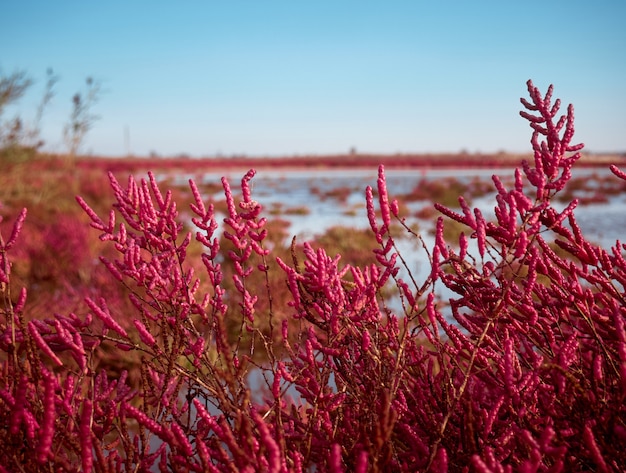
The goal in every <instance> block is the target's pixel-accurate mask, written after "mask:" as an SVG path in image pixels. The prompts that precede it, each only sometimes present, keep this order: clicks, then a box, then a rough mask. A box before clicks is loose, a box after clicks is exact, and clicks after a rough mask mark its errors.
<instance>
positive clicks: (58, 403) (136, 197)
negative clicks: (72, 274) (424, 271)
mask: <svg viewBox="0 0 626 473" xmlns="http://www.w3.org/2000/svg"><path fill="white" fill-rule="evenodd" d="M528 90H529V93H530V100H529V101H527V100H525V99H522V103H523V105H524V107H525V109H526V111H523V112H521V114H522V116H523V117H524V118H525V119H527V120H528V121H529V123H530V125H531V127H532V129H533V137H532V146H533V150H534V161H533V162H525V163H524V165H523V167H522V168H521V169H518V170H516V171H515V180H514V184H513V185H511V186H510V188H507V187H506V186H505V185H504V184H503V183H502V182H501V181H500V180H499V179H498V178H496V177H494V183H495V186H496V189H497V196H496V197H497V207H496V208H495V218H493V219H487V218H485V217H484V215H483V213H482V212H481V210H480V209H478V208H470V206H469V205H468V204H467V203H466V202H465V200H464V199H463V198H462V197H461V198H460V199H459V203H460V207H458V208H455V209H451V208H449V207H446V206H443V205H441V204H438V205H437V209H438V210H439V211H440V212H441V214H443V216H442V217H440V218H439V219H438V221H437V232H436V239H435V244H434V247H432V248H429V249H428V251H427V256H428V261H429V262H430V265H431V271H430V276H429V277H428V278H427V279H426V280H424V281H416V280H415V279H414V277H413V276H412V272H411V268H410V267H407V265H406V264H405V262H404V259H403V257H402V255H401V254H399V252H398V251H397V245H396V239H395V238H396V237H395V236H394V235H396V234H397V229H395V230H394V231H392V227H394V226H397V225H398V224H399V225H403V226H404V228H405V229H406V230H407V231H408V232H409V233H412V232H413V230H412V229H411V228H410V227H409V226H408V225H407V224H406V223H405V221H404V220H403V218H402V216H401V215H400V205H399V204H398V202H397V201H396V200H392V199H391V198H390V196H389V193H388V190H387V187H386V181H385V173H384V169H383V167H382V166H381V167H380V169H379V175H378V185H377V189H376V190H374V189H372V188H368V189H367V190H366V202H367V209H368V216H369V222H370V226H371V230H372V232H373V235H374V238H375V241H376V243H377V246H376V247H375V248H373V254H374V256H375V258H376V260H375V261H376V262H375V263H371V264H365V263H364V264H362V265H358V264H354V265H350V264H343V262H342V260H341V255H336V256H335V255H332V254H330V255H329V254H328V253H327V252H326V251H325V249H324V248H323V247H321V246H318V247H314V246H313V245H311V244H308V243H304V245H303V246H302V247H299V246H298V245H297V244H296V242H295V241H294V244H293V245H292V251H291V254H290V255H287V256H285V255H283V256H282V257H276V255H275V253H274V252H273V250H274V245H273V244H272V241H273V240H272V238H271V235H270V234H269V233H270V232H271V231H274V230H273V228H272V226H271V225H270V223H269V222H268V221H267V220H266V219H265V218H264V217H263V216H262V210H263V209H262V207H261V205H260V204H259V203H258V202H256V201H255V200H254V199H253V197H252V193H251V188H250V181H251V179H252V178H253V177H254V172H253V171H250V172H248V173H247V174H246V175H245V176H244V177H243V179H242V181H241V192H242V193H241V199H239V201H236V199H235V197H234V196H233V192H232V190H231V187H230V184H229V182H228V181H227V180H226V179H223V180H222V184H223V188H224V195H225V198H226V208H227V218H226V219H224V221H223V222H218V221H217V219H216V212H215V206H214V203H213V202H210V203H209V202H206V201H205V200H204V199H203V197H202V195H201V193H200V190H199V188H198V186H197V185H196V184H195V183H194V181H193V180H190V182H189V185H190V189H191V192H192V194H193V200H194V202H193V204H192V205H191V207H190V213H189V211H182V210H181V211H180V213H179V210H178V209H177V206H176V202H175V200H174V198H173V194H172V192H170V191H168V192H165V193H164V192H162V190H161V188H160V185H159V184H158V183H157V180H156V178H155V176H154V175H153V174H149V179H147V180H139V181H138V180H136V179H135V178H133V177H130V178H129V179H128V182H127V183H126V185H123V184H122V183H120V182H119V181H118V180H117V179H116V178H115V177H114V176H113V175H112V174H111V175H110V181H111V186H112V189H113V193H114V196H115V204H114V207H113V209H111V211H110V212H109V214H108V215H107V216H106V217H102V216H100V215H99V213H98V212H96V211H95V210H93V208H92V206H90V204H89V203H88V202H87V201H86V200H84V199H83V198H80V197H79V198H78V203H79V204H80V207H82V209H83V210H84V211H85V212H86V214H87V215H88V217H89V218H90V220H91V225H92V227H94V228H95V229H96V230H97V231H98V232H99V234H100V239H101V240H102V241H103V242H105V244H106V245H109V246H110V247H111V248H110V251H109V252H108V253H107V255H106V256H103V257H102V258H101V261H102V264H103V266H104V267H106V268H107V269H108V271H109V273H110V276H111V279H110V280H109V281H108V282H106V283H103V284H108V285H111V284H114V283H115V284H118V285H120V286H122V287H123V288H124V290H125V292H124V293H125V294H127V295H128V302H129V304H128V305H125V306H124V305H120V303H119V301H116V300H108V299H107V298H106V297H101V293H95V292H94V294H93V295H87V297H86V298H85V304H86V309H80V310H76V311H74V312H69V313H65V314H54V315H53V316H50V317H48V318H44V319H38V318H32V317H29V314H28V312H27V311H26V310H25V307H26V306H27V305H26V301H27V293H26V290H25V289H24V288H19V287H15V284H14V283H12V280H11V276H12V275H11V267H12V266H11V262H10V259H9V256H10V254H11V252H12V251H13V249H14V247H15V244H16V241H17V240H18V238H19V235H20V230H21V229H22V227H23V225H24V222H25V220H26V216H27V211H26V210H24V211H23V212H22V213H20V214H19V216H18V217H17V219H16V221H15V222H14V224H13V226H12V230H11V229H10V230H9V231H8V232H5V236H4V237H0V293H1V297H2V301H1V303H0V361H1V362H2V379H1V381H0V471H5V472H8V471H86V472H89V471H97V472H109V471H110V472H115V471H214V472H218V471H219V472H221V471H271V472H282V471H319V472H322V471H328V472H343V471H358V472H364V471H411V472H412V471H434V472H435V471H436V472H443V471H479V472H508V471H524V472H535V471H552V472H558V471H589V470H594V471H621V470H622V469H623V468H624V466H625V465H626V407H624V406H625V405H626V404H625V402H624V401H625V398H626V328H625V321H626V304H625V302H626V301H625V300H624V297H625V295H624V294H625V292H624V287H625V284H626V260H625V259H624V250H625V249H626V247H625V246H624V245H623V244H622V243H621V242H619V241H618V242H616V243H615V245H614V246H613V247H612V248H609V249H604V248H601V247H599V246H597V245H594V244H592V243H590V242H589V241H587V240H586V239H585V237H584V235H583V234H582V232H581V231H580V228H579V226H578V224H577V221H576V217H575V213H574V210H575V207H576V205H577V201H576V200H572V201H571V202H570V203H569V205H566V206H565V208H564V210H557V208H556V207H555V206H553V204H552V203H553V201H554V199H555V196H556V195H557V194H558V193H559V192H560V191H561V190H562V189H563V188H564V186H565V185H566V183H567V182H568V180H569V179H570V178H571V169H572V166H573V165H574V164H575V162H576V160H577V159H578V157H579V153H578V152H579V151H580V149H581V148H582V145H573V144H572V142H571V140H572V137H573V133H574V115H573V108H572V107H571V106H570V107H569V108H568V110H567V113H566V114H565V115H563V116H560V117H559V116H558V112H559V107H560V101H559V100H556V101H554V103H553V102H552V97H551V95H552V87H550V88H549V90H548V92H547V94H546V95H545V96H543V95H541V94H540V92H539V90H538V89H537V88H536V87H534V85H533V84H532V83H531V82H530V81H529V83H528ZM612 171H613V173H614V174H615V175H616V176H617V178H619V179H626V173H624V172H622V171H620V170H619V169H618V168H616V167H612ZM92 205H93V204H92ZM559 208H561V207H559ZM190 222H191V223H193V225H194V226H195V227H196V229H197V231H195V232H193V233H192V232H191V231H187V230H186V228H187V227H188V225H189V224H190ZM450 222H455V223H456V224H460V225H462V226H463V228H464V229H465V231H464V232H462V233H461V234H460V236H459V238H458V241H446V238H445V237H444V229H445V226H446V225H447V224H449V223H450ZM412 234H413V236H414V237H415V238H416V239H419V238H420V237H419V235H418V234H417V233H412ZM6 235H8V236H6ZM76 251H80V248H76ZM226 268H231V270H230V271H226ZM277 277H278V278H280V279H281V280H282V281H283V284H284V286H285V287H286V288H287V289H288V294H289V297H288V298H287V300H283V299H282V298H281V299H275V298H274V297H273V290H272V288H273V287H275V284H274V282H273V281H275V280H276V278H277ZM390 285H391V286H392V287H394V288H395V291H396V292H395V297H396V302H397V304H395V305H393V308H392V306H391V305H387V303H386V301H387V299H386V295H388V291H389V287H390ZM441 287H445V288H447V289H449V290H451V291H453V293H454V294H456V295H455V296H454V297H452V298H450V299H449V300H442V299H441V298H440V297H439V296H437V294H439V293H440V292H438V289H439V288H441ZM116 294H118V293H116ZM119 294H121V293H119ZM121 307H125V309H124V310H127V311H130V312H125V313H121V312H120V310H121V309H120V308H121ZM396 307H402V310H401V311H398V310H397V309H396ZM81 310H82V311H83V312H84V313H81ZM79 314H80V315H79ZM128 320H130V321H131V322H130V323H126V324H124V323H122V321H128ZM233 324H234V325H235V328H236V330H235V331H234V333H235V336H233V335H232V333H233V330H232V327H233ZM110 352H116V353H118V355H119V354H121V356H122V357H124V356H128V357H135V358H137V359H139V360H140V363H139V365H138V366H139V368H138V371H139V374H138V375H137V376H138V381H136V382H131V381H130V380H129V376H128V374H127V373H126V371H122V372H121V373H118V372H117V371H113V370H110V369H109V370H107V364H106V363H103V362H102V360H103V353H110Z"/></svg>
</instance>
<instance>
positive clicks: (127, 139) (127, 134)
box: [124, 125, 130, 156]
mask: <svg viewBox="0 0 626 473" xmlns="http://www.w3.org/2000/svg"><path fill="white" fill-rule="evenodd" d="M124 148H126V156H130V128H129V126H128V125H125V126H124Z"/></svg>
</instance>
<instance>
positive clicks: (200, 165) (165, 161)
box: [77, 153, 626, 172]
mask: <svg viewBox="0 0 626 473" xmlns="http://www.w3.org/2000/svg"><path fill="white" fill-rule="evenodd" d="M524 159H526V160H530V159H532V155H530V154H527V155H523V154H508V153H497V154H469V153H468V154H393V155H377V154H344V155H339V154H337V155H320V156H286V157H247V156H233V157H208V158H190V157H168V158H161V157H158V158H143V157H125V158H107V157H84V158H79V159H78V160H77V165H78V166H80V167H83V166H85V167H89V168H93V167H102V168H105V169H107V170H111V171H131V170H144V169H177V170H186V171H190V172H191V171H193V172H197V171H198V170H202V169H215V168H220V169H249V168H255V169H266V168H276V167H280V168H298V169H302V168H316V169H319V168H354V167H360V168H375V167H377V166H378V165H379V164H381V163H382V164H384V165H385V166H386V167H389V168H452V167H454V168H471V167H481V168H484V167H516V166H519V164H520V163H521V161H522V160H524ZM622 162H626V155H625V154H611V155H609V154H606V155H596V154H586V155H583V157H582V159H581V161H580V162H579V164H578V166H604V165H608V164H619V163H622Z"/></svg>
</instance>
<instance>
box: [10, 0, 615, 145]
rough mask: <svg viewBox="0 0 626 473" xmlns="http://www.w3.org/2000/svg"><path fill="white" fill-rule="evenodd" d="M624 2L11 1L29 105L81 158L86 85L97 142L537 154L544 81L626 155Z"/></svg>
mask: <svg viewBox="0 0 626 473" xmlns="http://www.w3.org/2000/svg"><path fill="white" fill-rule="evenodd" d="M625 19H626V1H624V0H613V1H607V0H597V1H590V0H526V1H515V0H511V1H508V0H494V1H480V0H474V1H470V0H466V1H428V2H426V1H419V0H412V1H400V0H385V1H383V0H378V1H370V0H358V1H353V0H309V1H304V0H303V1H300V0H290V1H278V0H254V1H252V0H233V1H209V0H207V1H193V0H188V1H182V2H174V1H171V0H170V1H157V0H152V1H118V0H108V1H106V2H88V1H50V0H40V1H31V0H22V1H13V2H12V1H9V0H1V1H0V68H2V71H3V73H4V74H8V73H11V72H13V71H15V70H25V71H26V72H27V73H28V74H29V75H30V76H31V77H32V78H33V79H34V80H35V83H34V85H33V87H32V88H31V90H30V93H29V94H28V96H27V97H25V98H24V100H22V101H21V102H20V104H19V106H18V107H17V108H12V109H11V110H8V111H7V112H6V114H5V118H7V117H10V116H12V115H14V114H15V113H18V112H19V113H21V114H22V115H23V116H24V117H25V118H27V119H28V118H29V117H33V116H34V112H35V109H36V104H37V102H38V100H39V99H40V97H41V92H42V90H43V86H44V83H45V71H46V69H47V68H48V67H51V68H53V70H54V71H55V73H56V74H58V75H59V77H60V81H59V82H58V84H57V87H56V96H55V98H54V100H53V102H52V104H51V106H50V107H49V109H48V112H47V114H46V115H45V117H44V120H43V124H42V125H43V127H42V128H43V138H44V139H45V140H46V142H47V149H48V150H51V151H58V152H62V151H64V150H65V149H66V148H65V145H64V144H63V139H62V128H63V124H64V123H65V122H67V119H68V117H69V114H70V110H71V97H72V95H73V94H74V93H75V92H77V91H79V90H81V89H82V87H83V85H84V79H85V78H86V77H87V76H93V77H94V78H95V79H96V80H98V81H99V82H101V83H102V87H103V89H104V93H103V94H102V95H101V98H100V101H99V102H98V103H97V105H96V106H95V107H94V109H93V112H94V113H96V114H98V115H100V117H101V118H100V120H99V121H98V122H96V124H95V126H94V128H93V130H92V131H91V132H90V134H89V135H88V136H87V138H86V140H85V146H84V148H83V151H85V152H91V153H94V154H104V155H125V154H126V153H127V152H131V153H134V154H136V155H147V154H148V153H150V152H151V151H154V152H156V153H159V154H160V155H177V154H180V153H187V154H189V155H191V156H206V155H215V154H217V153H220V154H223V155H232V154H247V155H252V156H255V155H291V154H308V153H313V154H327V153H345V152H347V151H348V150H349V149H350V148H351V147H355V148H356V149H357V150H358V151H359V152H372V153H395V152H448V151H450V152H457V151H460V150H462V149H463V150H467V151H469V152H477V151H481V152H490V151H498V150H508V151H513V152H520V151H528V150H529V138H530V132H529V128H528V126H527V124H526V122H525V121H524V120H523V119H522V118H520V117H519V115H518V111H519V109H520V103H519V97H520V96H526V95H527V94H526V84H525V83H526V80H527V79H532V80H533V81H534V82H535V84H536V85H538V86H540V87H541V88H542V89H543V90H545V88H546V87H547V86H548V84H550V83H553V84H554V85H555V95H556V96H558V97H561V98H562V99H563V101H564V102H565V105H566V104H567V103H570V102H571V103H574V105H575V109H576V115H577V122H576V123H577V135H576V136H577V139H578V140H579V141H584V142H585V143H586V145H587V149H588V150H590V151H596V152H600V151H624V150H626V27H625V26H624V20H625Z"/></svg>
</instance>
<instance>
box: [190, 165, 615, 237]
mask: <svg viewBox="0 0 626 473" xmlns="http://www.w3.org/2000/svg"><path fill="white" fill-rule="evenodd" d="M494 173H495V174H497V175H498V176H500V177H501V178H503V179H511V178H512V176H513V174H514V171H513V169H496V170H493V169H459V170H450V169H418V170H416V169H408V170H407V169H402V170H399V169H388V170H386V172H385V174H386V180H387V188H388V191H389V194H390V198H391V199H393V198H396V197H397V196H400V195H402V194H407V193H409V192H411V190H412V189H413V188H415V187H416V185H418V183H419V182H420V181H422V180H436V179H449V178H456V179H458V180H459V181H462V182H470V181H472V180H475V179H477V178H478V179H481V180H484V181H486V182H489V183H491V176H492V175H493V174H494ZM222 175H224V174H223V173H219V172H215V173H206V174H204V175H203V176H202V179H203V181H204V182H213V183H216V182H219V181H220V179H221V177H222ZM242 175H243V173H242V172H231V173H227V174H226V177H227V178H228V179H229V182H230V184H231V187H232V188H233V191H235V190H236V189H237V188H238V185H239V181H240V179H241V177H242ZM586 175H588V176H593V177H599V178H603V177H610V178H611V179H618V178H617V177H615V176H613V175H612V173H611V172H610V171H609V170H608V169H606V168H581V169H574V177H577V176H586ZM377 178H378V175H377V170H376V169H371V170H370V169H354V170H350V169H338V170H332V171H329V170H326V169H319V170H315V169H314V170H282V169H277V170H261V171H259V172H258V173H257V174H256V176H255V177H254V179H253V180H252V197H253V198H254V199H255V200H257V201H258V202H260V203H261V204H262V205H263V206H264V207H265V209H266V211H265V214H264V215H265V216H266V217H268V218H271V215H269V214H268V212H267V211H272V209H274V211H275V212H274V213H275V214H276V215H278V216H280V217H281V218H284V219H286V220H288V221H289V222H290V223H291V226H290V229H289V233H290V234H292V235H297V236H298V239H299V240H306V239H311V238H313V237H314V236H315V235H318V234H321V233H323V232H324V231H326V230H327V229H328V228H330V227H332V226H336V225H342V226H348V227H353V228H367V227H369V223H368V220H367V212H366V209H365V188H366V186H368V185H370V186H372V187H373V188H374V189H376V181H377ZM342 189H343V190H344V191H345V190H346V189H349V195H348V196H347V198H345V199H344V200H342V199H337V198H333V197H329V195H331V194H332V193H333V192H334V191H338V190H342ZM215 197H216V198H220V197H222V198H223V196H221V192H217V193H216V194H215ZM399 200H400V201H401V202H402V199H401V198H399ZM495 205H496V201H495V188H494V191H493V192H491V193H489V194H488V195H486V196H484V197H478V198H474V199H472V206H473V207H478V208H480V209H481V211H482V212H483V214H484V215H485V216H490V215H491V216H492V215H493V209H494V207H495ZM426 206H432V203H431V202H429V201H427V200H423V201H412V202H409V203H408V207H409V209H410V211H411V213H412V214H414V213H415V212H417V211H419V210H420V209H421V208H423V207H426ZM555 206H556V207H562V205H561V204H558V203H556V204H555ZM305 207H306V208H307V209H308V213H306V214H303V213H298V212H297V211H292V212H290V210H293V209H299V208H305ZM575 215H576V218H577V221H578V223H579V225H580V226H581V228H582V229H583V232H584V233H585V235H587V237H588V239H590V240H592V241H595V242H597V243H599V244H601V245H602V246H604V247H608V246H612V245H614V244H615V241H616V240H617V239H620V240H626V193H624V194H621V195H612V196H608V202H603V203H596V204H587V205H579V207H578V208H577V209H576V210H575ZM407 221H409V222H412V221H413V222H415V223H418V224H419V225H420V229H421V230H422V232H421V233H422V235H423V237H424V238H425V239H428V235H427V233H428V231H427V230H428V227H429V226H432V224H433V223H434V219H433V221H430V222H428V221H423V220H422V221H420V219H417V218H412V217H410V216H408V218H407Z"/></svg>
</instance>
